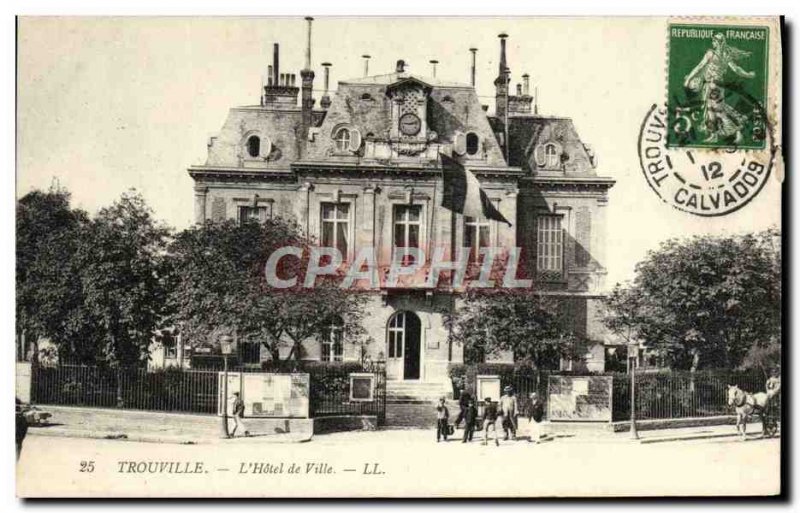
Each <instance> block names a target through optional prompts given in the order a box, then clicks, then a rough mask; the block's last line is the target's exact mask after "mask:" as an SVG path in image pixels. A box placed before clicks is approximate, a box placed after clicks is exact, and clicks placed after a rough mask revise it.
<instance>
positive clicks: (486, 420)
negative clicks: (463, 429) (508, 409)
mask: <svg viewBox="0 0 800 513" xmlns="http://www.w3.org/2000/svg"><path fill="white" fill-rule="evenodd" d="M490 427H491V428H492V432H493V433H494V444H495V445H496V446H498V447H499V446H500V442H499V441H497V405H496V404H494V403H493V402H492V398H491V397H487V398H486V404H485V405H484V407H483V445H486V443H487V442H488V441H489V428H490Z"/></svg>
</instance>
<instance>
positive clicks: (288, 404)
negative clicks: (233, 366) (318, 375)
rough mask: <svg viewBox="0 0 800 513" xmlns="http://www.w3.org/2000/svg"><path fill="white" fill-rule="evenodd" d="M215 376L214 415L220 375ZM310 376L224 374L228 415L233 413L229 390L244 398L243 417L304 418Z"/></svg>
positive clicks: (306, 409) (307, 406)
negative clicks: (226, 377) (217, 383)
mask: <svg viewBox="0 0 800 513" xmlns="http://www.w3.org/2000/svg"><path fill="white" fill-rule="evenodd" d="M219 374H220V377H219V380H220V381H219V383H220V388H219V405H218V408H217V411H218V414H219V415H222V394H223V387H222V384H223V381H222V380H223V375H224V373H222V372H220V373H219ZM310 383H311V380H310V376H309V375H308V374H273V373H265V372H245V373H239V372H233V373H232V372H229V373H228V414H229V415H230V414H232V412H233V407H232V404H233V400H234V396H233V392H239V393H240V394H241V397H242V401H244V416H245V417H251V418H308V416H309V391H310Z"/></svg>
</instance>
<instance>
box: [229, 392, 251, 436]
mask: <svg viewBox="0 0 800 513" xmlns="http://www.w3.org/2000/svg"><path fill="white" fill-rule="evenodd" d="M233 396H234V400H233V431H231V438H233V437H234V436H236V430H237V429H239V428H240V427H241V428H242V429H243V430H244V436H250V431H248V430H247V427H246V426H245V425H244V421H243V417H244V401H242V398H241V396H240V395H239V392H234V393H233Z"/></svg>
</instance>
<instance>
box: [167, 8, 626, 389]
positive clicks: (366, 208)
mask: <svg viewBox="0 0 800 513" xmlns="http://www.w3.org/2000/svg"><path fill="white" fill-rule="evenodd" d="M308 30H309V33H308V41H309V46H308V48H307V49H306V59H305V60H306V62H305V67H304V68H303V69H302V70H300V72H299V79H298V78H297V76H296V75H295V74H294V73H284V72H283V71H282V68H281V67H280V62H279V48H278V45H277V44H276V45H275V46H274V57H273V64H272V65H271V66H269V69H268V76H269V78H268V80H267V83H266V85H265V86H264V88H263V95H262V97H261V99H260V102H259V104H257V105H248V106H242V107H234V108H232V109H230V112H229V114H228V118H227V119H226V120H225V123H224V125H223V126H222V129H221V131H220V132H219V134H218V135H216V136H214V137H211V138H210V140H209V141H208V158H207V160H206V163H205V164H204V165H199V166H192V167H190V168H189V169H188V172H189V174H190V175H191V177H192V179H193V180H194V205H195V220H196V222H198V223H202V222H204V221H207V220H214V221H218V220H225V219H233V220H238V221H241V222H244V221H246V220H252V219H257V220H265V219H268V218H271V217H278V216H280V217H286V218H291V219H294V220H295V221H297V222H298V223H299V224H300V226H301V227H302V228H303V229H304V230H305V231H306V233H307V234H309V235H310V236H311V237H312V238H314V239H315V240H317V241H318V243H319V244H321V245H323V246H331V247H336V248H338V249H339V250H340V251H341V252H342V254H343V255H344V257H345V259H346V260H347V259H352V258H353V257H354V255H356V253H357V251H358V249H359V248H360V247H364V246H370V247H373V248H375V253H376V255H377V259H378V265H379V267H381V268H388V267H389V264H390V260H391V255H392V254H393V251H394V250H396V249H397V248H398V247H403V246H414V247H419V248H434V247H437V246H444V247H469V248H470V250H471V251H473V252H477V251H479V250H480V248H481V247H489V246H493V247H505V248H513V247H520V248H521V249H522V253H523V255H527V256H526V258H524V259H523V261H522V263H521V264H520V265H523V266H526V268H525V270H526V271H527V273H528V275H529V276H534V277H535V279H534V285H533V286H534V288H535V290H537V291H541V293H542V294H551V295H557V296H560V297H562V298H564V299H565V300H566V301H565V304H566V305H567V307H568V308H569V309H570V318H571V319H572V322H573V323H574V324H573V327H574V329H575V330H576V331H577V332H578V333H581V334H585V335H586V336H587V337H588V338H589V339H590V340H592V341H593V342H594V343H595V345H594V346H593V347H592V349H591V350H590V351H589V352H588V353H587V354H586V355H585V357H584V358H583V359H582V360H581V361H578V362H562V365H569V366H573V368H576V367H575V366H578V367H580V368H584V369H586V370H600V371H602V370H603V366H604V346H603V341H604V340H603V338H604V335H603V332H602V329H601V326H600V322H599V315H600V312H599V307H600V300H601V299H602V291H603V290H604V277H605V275H606V268H605V248H604V244H605V229H606V206H607V201H608V191H609V189H610V188H611V187H612V186H613V184H614V181H613V180H612V179H610V178H607V177H602V176H599V175H598V172H597V161H596V158H595V155H594V154H593V153H592V151H591V149H590V148H589V147H588V146H587V145H586V144H584V143H583V142H582V141H581V139H580V137H579V135H578V133H577V131H576V129H575V126H574V125H573V123H572V121H571V119H569V118H565V117H551V116H541V115H539V114H538V113H537V108H536V105H535V104H534V98H533V96H532V95H531V94H530V84H529V79H528V76H527V75H523V76H522V78H523V80H522V83H520V84H518V85H517V86H516V91H515V93H516V94H511V93H512V91H510V90H509V89H510V87H509V86H510V71H509V69H508V66H507V62H506V53H505V39H506V36H505V35H504V34H501V36H500V64H499V70H498V76H497V79H496V80H495V82H494V84H495V88H496V97H495V104H494V111H493V114H489V113H488V106H486V105H482V104H481V101H480V99H479V97H478V95H477V94H476V90H475V86H474V80H475V79H474V77H475V65H474V62H475V61H474V59H475V52H474V51H473V54H472V55H473V68H472V77H473V78H472V83H471V84H463V83H456V82H447V81H443V80H440V79H438V78H435V77H426V76H420V75H417V74H413V73H409V72H408V71H407V70H406V69H405V65H404V63H403V61H402V60H399V61H397V65H396V67H395V69H389V70H380V72H379V73H378V74H375V75H367V74H366V73H365V76H363V77H359V78H352V79H347V80H341V81H339V82H338V86H337V87H336V89H335V90H329V83H328V82H329V72H330V68H331V65H330V64H329V63H323V64H322V66H323V69H324V79H323V82H324V94H323V95H322V96H321V98H320V99H319V101H318V102H317V99H316V98H314V95H313V93H314V80H315V73H314V71H313V70H312V69H311V59H310V54H311V51H310V41H311V32H310V30H311V20H310V19H309V20H308ZM440 154H444V155H446V156H449V157H451V158H453V159H455V160H456V161H458V162H459V163H460V164H461V165H462V166H464V168H466V169H467V170H469V171H470V172H471V173H473V174H474V175H475V176H476V177H477V178H478V180H479V181H480V184H481V188H482V189H483V190H484V191H485V192H486V194H487V196H488V198H489V200H490V201H491V202H492V204H493V205H494V206H495V208H496V209H497V210H498V211H499V212H500V213H501V214H502V216H503V217H505V218H506V219H508V220H509V221H510V222H511V226H509V225H507V224H505V223H502V222H497V221H490V220H486V219H482V218H473V217H467V216H463V215H460V214H454V213H452V212H451V211H450V210H448V209H445V208H444V207H442V206H441V198H442V190H443V189H442V187H443V184H442V169H441V163H440V157H439V155H440ZM429 253H430V252H429ZM430 257H431V255H430V254H429V255H427V258H430ZM458 302H459V299H458V294H457V293H454V292H453V291H451V290H447V289H442V288H433V287H431V288H426V287H424V286H413V287H412V286H409V287H403V286H395V287H391V288H390V287H387V286H382V287H381V288H380V290H377V291H375V292H374V294H372V297H371V298H370V301H369V306H368V308H369V315H367V316H366V319H367V321H366V323H367V325H366V326H365V327H366V328H367V330H368V332H369V334H370V336H371V337H372V339H373V340H374V343H373V344H371V345H370V346H368V348H367V350H368V352H369V356H370V357H371V358H372V359H385V360H386V362H387V378H388V379H389V380H392V381H418V382H423V383H444V382H446V381H447V366H448V364H449V363H451V362H462V361H463V348H462V347H460V346H459V345H457V344H452V343H450V337H449V336H448V329H447V328H446V326H445V323H444V319H445V315H446V314H447V313H448V312H450V311H451V310H452V309H453V308H458ZM305 350H306V353H305V354H304V355H303V358H305V359H312V360H322V361H347V360H357V359H359V358H360V357H361V354H360V351H361V349H360V348H358V347H354V346H353V345H352V344H347V343H346V342H345V343H342V341H341V337H340V335H337V332H336V330H332V334H331V337H330V339H329V340H323V341H321V342H320V341H309V342H308V343H306V344H305ZM179 352H180V351H179ZM177 353H178V352H175V351H173V355H174V357H175V358H177V357H179V355H178V354H177ZM173 355H171V357H173ZM242 355H243V358H244V359H245V363H258V362H259V361H260V360H262V359H267V358H269V356H268V353H267V351H266V350H265V349H263V348H260V347H259V346H258V345H254V346H253V347H251V348H246V349H244V350H243V352H242ZM499 358H500V360H499V361H513V358H512V356H511V355H510V354H505V355H501V356H500V357H499Z"/></svg>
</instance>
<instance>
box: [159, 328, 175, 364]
mask: <svg viewBox="0 0 800 513" xmlns="http://www.w3.org/2000/svg"><path fill="white" fill-rule="evenodd" d="M161 345H163V346H164V358H167V359H170V360H175V359H177V358H178V344H177V343H176V341H175V337H173V336H172V335H171V334H170V333H164V334H163V335H161Z"/></svg>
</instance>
